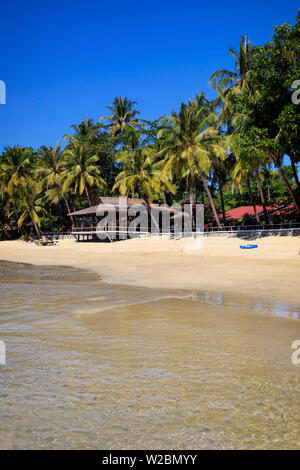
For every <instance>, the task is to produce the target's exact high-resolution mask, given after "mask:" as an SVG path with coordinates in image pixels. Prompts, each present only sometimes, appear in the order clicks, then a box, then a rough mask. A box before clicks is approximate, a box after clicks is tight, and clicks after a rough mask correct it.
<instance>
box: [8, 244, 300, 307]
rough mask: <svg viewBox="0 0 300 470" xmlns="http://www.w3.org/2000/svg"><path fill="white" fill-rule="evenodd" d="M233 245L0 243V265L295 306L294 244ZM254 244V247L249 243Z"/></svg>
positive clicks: (298, 298)
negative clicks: (81, 271) (63, 271)
mask: <svg viewBox="0 0 300 470" xmlns="http://www.w3.org/2000/svg"><path fill="white" fill-rule="evenodd" d="M240 243H241V241H240V240H237V239H223V238H215V239H205V241H204V245H203V247H202V248H201V247H200V248H199V246H198V245H197V242H196V241H193V240H189V239H188V240H186V239H182V240H167V239H154V238H147V239H132V240H126V241H121V242H115V243H109V244H108V243H77V242H75V240H72V239H65V240H60V241H59V244H58V245H57V246H49V247H37V246H35V245H34V244H28V243H26V242H24V241H21V240H14V241H2V242H0V259H1V260H3V261H11V262H17V263H18V262H20V263H29V264H33V265H48V266H53V265H54V266H62V267H63V266H66V267H73V268H78V269H84V270H88V271H93V272H96V273H97V274H98V275H99V276H100V278H101V280H102V281H103V282H106V283H110V284H120V285H128V286H137V287H145V288H150V289H151V288H154V289H164V290H166V289H169V290H180V291H188V292H193V291H197V292H201V291H202V292H203V291H209V292H211V293H223V294H228V295H233V296H234V295H244V296H246V297H247V296H249V297H255V298H258V299H265V300H273V301H274V302H278V303H279V302H280V301H283V302H285V303H287V304H288V305H293V306H300V292H299V287H298V285H299V273H300V270H299V268H300V256H299V255H298V250H299V245H300V239H299V238H298V237H267V238H264V239H259V240H257V241H255V243H257V244H258V245H259V248H258V249H255V250H241V249H239V244H240ZM253 243H254V242H253Z"/></svg>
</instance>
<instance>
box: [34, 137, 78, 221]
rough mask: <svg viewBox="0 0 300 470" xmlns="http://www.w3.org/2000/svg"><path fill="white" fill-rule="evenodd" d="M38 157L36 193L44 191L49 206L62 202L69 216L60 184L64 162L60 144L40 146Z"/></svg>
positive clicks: (64, 194)
mask: <svg viewBox="0 0 300 470" xmlns="http://www.w3.org/2000/svg"><path fill="white" fill-rule="evenodd" d="M39 155H40V156H41V160H40V166H39V168H37V170H36V171H37V173H38V175H39V176H40V177H41V181H40V182H39V184H38V186H37V189H38V191H39V192H41V191H42V190H43V189H45V190H46V197H47V200H48V201H49V202H50V204H55V205H57V204H59V202H60V201H61V200H63V201H64V203H65V205H66V208H67V211H68V214H69V213H70V212H71V210H70V206H69V202H68V199H67V195H66V192H65V191H64V188H63V183H62V170H63V169H64V161H63V153H62V151H61V147H60V142H58V143H57V145H56V147H52V146H51V145H49V146H48V147H46V146H42V147H41V148H40V149H39ZM70 217H71V221H72V223H74V219H73V216H70Z"/></svg>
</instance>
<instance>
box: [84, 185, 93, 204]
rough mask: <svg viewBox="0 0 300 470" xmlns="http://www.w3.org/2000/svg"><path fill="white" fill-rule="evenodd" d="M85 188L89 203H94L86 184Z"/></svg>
mask: <svg viewBox="0 0 300 470" xmlns="http://www.w3.org/2000/svg"><path fill="white" fill-rule="evenodd" d="M84 190H85V194H86V197H87V198H88V201H89V205H90V206H91V205H92V203H91V198H90V195H89V192H88V189H87V187H86V186H84Z"/></svg>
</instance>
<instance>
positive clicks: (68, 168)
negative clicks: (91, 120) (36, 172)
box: [61, 141, 106, 205]
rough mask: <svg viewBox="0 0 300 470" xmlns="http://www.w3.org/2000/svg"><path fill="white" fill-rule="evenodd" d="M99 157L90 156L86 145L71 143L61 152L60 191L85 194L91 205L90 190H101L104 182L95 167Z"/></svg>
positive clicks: (104, 184)
mask: <svg viewBox="0 0 300 470" xmlns="http://www.w3.org/2000/svg"><path fill="white" fill-rule="evenodd" d="M98 160H99V157H98V156H97V155H92V154H91V151H90V149H89V147H88V146H87V145H86V144H81V143H79V142H76V141H73V142H72V143H71V145H70V147H68V148H67V149H66V150H65V151H64V152H63V167H64V170H63V171H62V173H61V180H62V181H63V185H62V190H63V192H65V193H68V192H69V191H70V190H72V191H73V194H78V195H82V194H83V192H85V194H86V197H87V199H88V202H89V204H90V205H92V201H91V196H90V192H89V189H90V188H99V189H103V188H104V187H105V186H106V183H105V181H104V180H103V179H102V178H101V176H100V171H99V169H98V167H97V165H96V163H97V162H98Z"/></svg>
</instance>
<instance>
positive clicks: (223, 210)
mask: <svg viewBox="0 0 300 470" xmlns="http://www.w3.org/2000/svg"><path fill="white" fill-rule="evenodd" d="M218 183H219V190H220V198H221V206H222V214H223V223H224V226H225V225H226V212H225V205H224V194H223V186H222V183H221V181H220V178H218Z"/></svg>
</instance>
